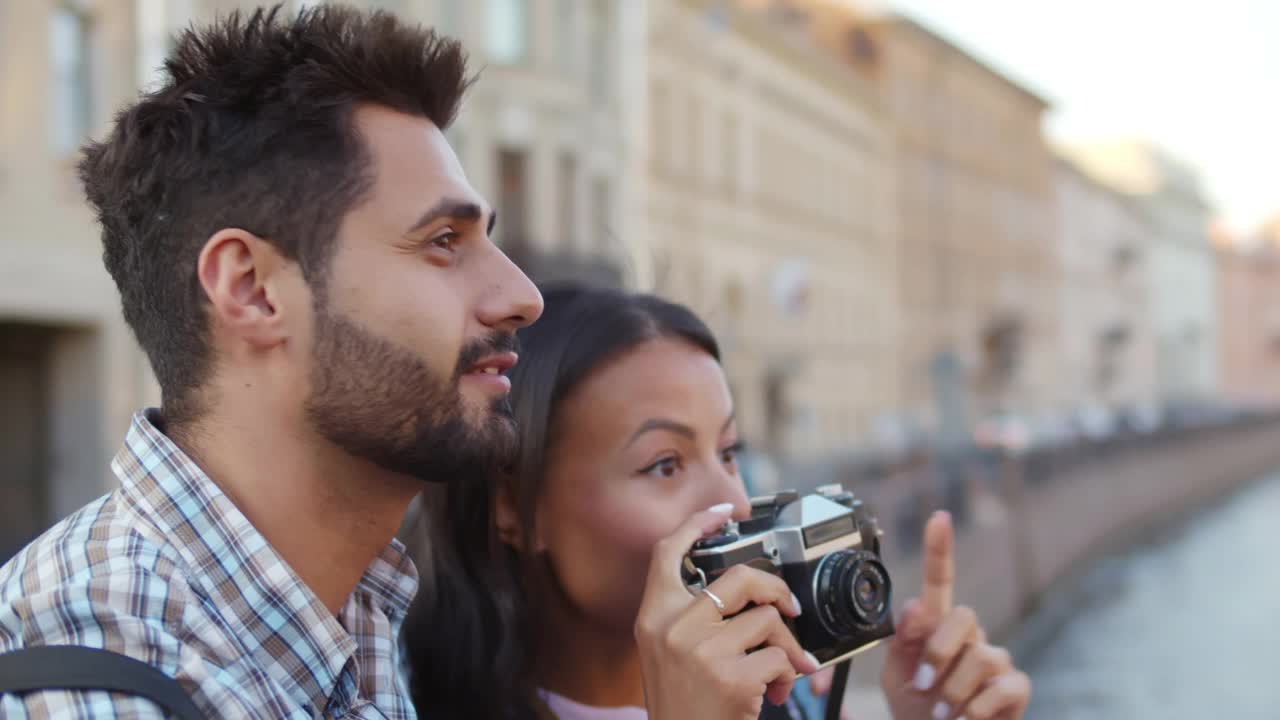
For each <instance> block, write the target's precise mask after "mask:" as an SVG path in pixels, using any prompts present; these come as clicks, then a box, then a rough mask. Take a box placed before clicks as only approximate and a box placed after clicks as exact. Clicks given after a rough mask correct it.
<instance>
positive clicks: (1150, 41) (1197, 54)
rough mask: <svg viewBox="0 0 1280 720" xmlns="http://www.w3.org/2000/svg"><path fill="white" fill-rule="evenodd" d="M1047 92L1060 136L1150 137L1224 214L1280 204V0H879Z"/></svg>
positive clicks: (1051, 130) (1255, 213)
mask: <svg viewBox="0 0 1280 720" xmlns="http://www.w3.org/2000/svg"><path fill="white" fill-rule="evenodd" d="M855 4H857V5H861V6H863V7H866V6H867V5H875V6H877V7H888V8H891V9H894V10H897V11H899V12H902V13H904V14H907V15H909V16H911V17H913V18H915V19H916V20H918V21H921V23H922V24H924V25H925V26H927V27H929V28H931V29H933V30H935V31H937V32H939V33H940V34H941V35H943V36H944V37H946V38H947V39H949V40H951V41H952V42H954V43H955V44H956V45H959V46H960V47H962V48H964V49H966V50H967V51H969V52H970V53H972V54H973V55H975V56H977V57H978V58H980V59H982V60H983V61H984V62H986V63H987V64H989V65H991V66H993V67H995V68H997V69H998V70H1000V71H1001V72H1003V73H1004V74H1006V75H1008V76H1010V77H1012V78H1013V79H1015V80H1017V81H1019V82H1020V83H1022V84H1024V85H1026V86H1028V87H1029V88H1030V89H1032V90H1034V91H1035V92H1037V93H1038V94H1040V95H1043V96H1045V97H1046V98H1047V99H1049V100H1050V101H1051V102H1052V103H1053V105H1054V108H1053V109H1052V110H1051V111H1050V115H1049V118H1048V122H1047V124H1046V130H1047V134H1048V136H1049V137H1050V139H1051V140H1054V141H1058V142H1088V141H1090V140H1105V139H1113V138H1122V137H1124V138H1127V137H1134V136H1138V137H1144V138H1148V139H1150V140H1153V141H1155V142H1156V143H1158V144H1159V145H1161V146H1162V147H1165V148H1167V149H1168V150H1170V151H1171V152H1173V153H1174V154H1175V155H1177V156H1178V157H1180V158H1182V159H1183V160H1185V161H1187V162H1189V163H1191V164H1192V166H1193V167H1196V168H1197V169H1199V170H1200V172H1201V173H1202V178H1203V181H1204V185H1205V188H1206V190H1207V192H1208V194H1209V198H1210V200H1211V201H1212V202H1213V203H1214V205H1215V206H1216V208H1217V209H1218V211H1219V212H1220V214H1221V217H1222V219H1223V220H1224V221H1225V222H1226V223H1227V226H1228V227H1230V228H1232V229H1234V230H1236V231H1240V232H1249V231H1252V230H1255V229H1256V228H1257V227H1258V226H1259V225H1260V224H1261V223H1262V222H1263V220H1265V219H1266V218H1268V217H1272V216H1276V215H1280V0H1213V2H1206V1H1205V0H1072V1H1071V2H1061V1H1059V0H878V1H876V2H867V1H866V0H862V1H861V2H855Z"/></svg>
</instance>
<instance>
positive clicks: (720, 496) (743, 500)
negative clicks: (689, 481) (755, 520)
mask: <svg viewBox="0 0 1280 720" xmlns="http://www.w3.org/2000/svg"><path fill="white" fill-rule="evenodd" d="M713 473H714V477H713V478H712V485H713V487H714V488H715V489H714V491H713V492H712V493H711V498H710V499H711V500H712V501H713V502H712V504H713V505H718V504H720V503H732V504H733V515H732V516H731V517H732V518H733V519H734V520H746V519H747V518H749V517H751V499H750V498H749V497H747V486H746V485H744V484H743V482H742V477H741V476H739V475H738V474H737V473H732V472H729V471H728V470H726V469H724V468H716V469H715V470H714V471H713Z"/></svg>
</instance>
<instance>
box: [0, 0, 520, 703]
mask: <svg viewBox="0 0 1280 720" xmlns="http://www.w3.org/2000/svg"><path fill="white" fill-rule="evenodd" d="M165 69H166V75H167V77H166V79H165V82H164V84H163V85H162V86H161V87H159V88H158V89H156V90H154V91H153V92H151V93H149V94H147V95H145V96H143V97H141V98H140V99H139V100H138V101H137V102H136V103H135V104H133V105H132V106H130V107H128V108H126V109H125V110H124V111H123V112H122V113H121V114H120V115H119V116H118V117H117V120H116V123H115V125H114V127H113V129H112V131H111V133H110V135H109V136H108V137H107V138H106V139H105V140H104V141H102V142H97V143H91V144H90V145H89V146H88V147H87V148H86V150H85V153H84V159H83V160H82V162H81V164H80V175H81V178H82V180H83V182H84V185H85V188H86V194H87V195H88V199H89V201H90V203H91V204H92V205H93V207H94V208H95V210H96V211H97V215H98V219H99V221H100V223H101V226H102V241H103V245H104V260H105V263H106V266H107V269H108V271H109V272H110V274H111V276H112V277H113V279H114V280H115V282H116V284H117V286H118V287H119V290H120V295H121V299H122V305H123V309H124V314H125V318H126V320H127V321H128V323H129V325H130V326H131V327H132V329H133V331H134V333H135V335H136V337H137V339H138V342H139V343H140V345H141V346H142V348H143V349H144V351H145V352H146V353H147V355H148V358H149V359H150V361H151V364H152V367H153V368H154V370H155V374H156V377H157V378H158V380H159V382H160V386H161V389H162V403H161V405H162V407H161V408H160V409H158V410H149V411H143V412H140V413H138V414H137V415H136V416H135V417H134V420H133V423H132V427H131V428H130V430H129V432H128V435H127V437H126V438H125V439H124V443H123V446H122V447H121V448H120V450H119V452H118V453H117V454H116V456H115V459H114V460H113V462H112V463H111V469H112V471H113V473H114V475H115V477H116V478H117V479H118V480H119V482H120V487H119V488H118V489H117V490H115V491H114V492H112V493H110V494H108V495H106V496H105V497H103V498H101V499H99V500H97V501H95V502H93V503H91V504H90V505H88V506H86V507H85V508H83V509H81V510H80V511H79V512H77V513H75V514H74V515H72V516H71V517H69V518H67V519H66V520H64V521H63V522H61V523H59V524H58V525H56V526H55V527H54V528H52V529H51V530H50V531H48V532H47V533H45V534H44V535H43V536H41V537H40V538H38V539H37V540H36V541H34V542H33V543H32V544H31V545H29V546H28V547H27V548H25V549H24V550H23V551H22V552H21V553H20V554H19V555H17V556H16V557H15V558H14V559H13V560H11V561H10V562H9V563H8V564H6V565H5V566H4V567H3V568H2V569H0V653H4V652H7V651H13V650H19V649H24V648H25V649H31V648H40V647H41V646H59V645H71V646H87V647H90V648H99V649H105V650H108V651H111V652H114V653H117V654H121V655H126V656H130V657H132V658H136V659H138V660H141V661H142V662H144V663H146V664H147V665H149V666H151V667H153V668H156V669H158V670H159V671H161V672H163V673H164V674H165V675H168V676H170V677H176V678H177V680H178V682H179V683H180V685H181V687H182V689H183V690H185V691H186V692H187V694H189V696H190V697H191V698H192V699H193V700H194V702H195V705H196V706H197V708H198V709H199V711H200V712H201V713H202V714H203V715H205V716H208V717H214V716H218V717H243V718H247V717H255V718H256V717H262V718H282V717H306V718H310V717H333V718H337V717H356V718H374V717H376V718H382V717H387V718H409V717H412V716H413V708H412V706H411V705H410V702H409V699H408V696H407V694H406V692H405V688H404V687H403V683H402V681H401V680H400V678H399V677H398V673H397V665H398V659H397V657H396V637H397V634H398V628H399V625H400V622H401V620H402V618H403V616H404V612H405V610H406V608H407V607H408V605H409V602H410V600H411V599H412V597H413V594H414V592H415V590H416V588H417V582H418V580H417V574H416V571H415V570H414V568H413V564H412V563H411V562H410V561H409V560H408V558H407V557H406V556H405V554H404V548H403V547H402V546H401V545H399V543H397V542H396V541H394V539H393V538H394V535H395V532H396V530H397V529H398V527H399V525H400V523H401V519H402V515H403V513H404V511H405V508H406V507H407V506H408V504H409V503H410V501H411V500H412V498H413V497H414V496H415V495H416V494H417V493H418V492H419V491H420V490H421V489H422V487H423V484H424V482H447V481H449V480H450V479H451V478H477V477H486V476H488V475H490V474H491V470H492V469H493V468H494V467H496V466H498V465H501V464H505V463H506V462H508V461H509V459H510V456H511V454H512V451H513V448H514V447H515V442H516V435H515V427H514V423H513V421H512V419H511V417H510V414H509V409H508V406H507V404H506V399H505V398H506V394H507V392H508V389H509V387H510V386H509V382H508V380H507V378H506V377H504V375H503V372H504V371H506V370H508V369H509V368H510V367H511V366H512V365H513V364H514V363H515V362H516V355H515V352H514V351H515V340H514V333H515V330H516V329H517V328H519V327H522V326H524V325H525V324H527V323H529V322H532V321H533V320H534V319H536V318H537V316H538V315H539V313H540V312H541V308H542V300H541V297H540V296H539V294H538V292H537V290H536V289H535V288H534V286H533V285H532V284H531V283H530V282H529V280H528V279H527V278H526V277H525V276H524V275H523V274H522V273H521V272H520V271H519V270H518V269H517V268H516V267H515V266H514V265H513V264H512V263H511V262H510V261H509V260H508V259H507V258H506V257H505V256H504V255H503V253H502V252H501V251H500V250H499V249H498V248H497V247H496V246H495V245H494V244H493V243H492V242H490V240H489V232H490V230H491V229H492V226H493V223H494V216H493V213H492V211H491V210H490V209H489V207H488V206H487V204H486V203H485V201H484V200H483V199H482V198H481V197H480V196H479V195H478V194H477V193H476V191H475V190H474V189H473V188H472V187H471V186H470V185H469V184H468V182H467V179H466V177H465V176H464V175H463V172H462V170H461V168H460V166H459V163H458V160H457V158H456V157H455V155H454V153H453V151H452V150H451V149H450V147H449V145H448V144H447V143H446V141H445V139H444V136H443V134H442V131H443V130H444V129H445V128H447V127H448V125H449V124H450V122H451V121H452V120H453V118H454V115H455V114H456V112H457V108H458V104H459V101H460V99H461V96H462V94H463V92H464V91H465V89H466V86H467V85H468V82H469V78H468V77H467V75H466V68H465V56H464V53H463V52H462V50H461V48H460V47H459V46H458V45H457V43H455V42H453V41H451V40H447V39H444V38H442V37H438V36H436V35H435V34H434V33H433V32H431V31H429V30H423V29H421V28H416V27H409V26H405V25H402V24H400V23H398V22H397V21H396V20H395V19H394V18H392V17H391V16H389V15H385V14H378V13H375V14H364V13H359V12H356V11H353V10H349V9H342V8H332V7H323V6H322V7H317V8H312V9H308V10H305V11H303V12H302V13H301V14H300V15H298V16H297V17H296V18H294V17H289V18H286V17H284V16H283V14H282V13H281V12H279V8H277V9H276V10H274V11H266V12H264V11H258V12H256V13H253V14H252V15H249V16H243V15H236V14H233V15H231V16H229V17H226V18H224V19H223V20H221V21H219V22H218V23H217V24H216V25H214V26H211V27H207V28H203V29H200V30H193V31H187V32H186V33H184V34H183V35H182V37H180V38H179V40H178V42H177V45H176V47H175V49H174V50H173V53H172V55H171V56H170V58H169V60H168V62H167V64H166V68H165ZM73 687H74V686H73ZM158 715H159V708H158V706H157V705H156V704H153V703H151V702H150V701H148V700H145V699H143V698H142V697H140V696H137V695H131V694H128V693H120V692H108V691H105V690H86V689H73V690H67V689H63V690H40V691H35V692H27V693H22V694H17V693H10V694H0V716H3V717H6V718H21V717H59V718H67V717H74V718H82V717H83V718H88V717H144V716H147V717H149V716H158Z"/></svg>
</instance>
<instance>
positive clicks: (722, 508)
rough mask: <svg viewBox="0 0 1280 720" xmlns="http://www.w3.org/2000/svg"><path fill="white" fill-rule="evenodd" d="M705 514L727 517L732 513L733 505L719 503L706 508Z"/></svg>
mask: <svg viewBox="0 0 1280 720" xmlns="http://www.w3.org/2000/svg"><path fill="white" fill-rule="evenodd" d="M707 512H712V513H718V514H720V515H728V514H729V513H731V512H733V503H720V504H719V505H712V506H711V507H709V508H707Z"/></svg>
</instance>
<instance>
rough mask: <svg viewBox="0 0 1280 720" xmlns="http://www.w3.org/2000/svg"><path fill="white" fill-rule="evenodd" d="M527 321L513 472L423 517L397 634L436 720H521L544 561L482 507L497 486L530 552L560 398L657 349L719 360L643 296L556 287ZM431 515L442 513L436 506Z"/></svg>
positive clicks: (516, 381) (672, 309) (454, 490)
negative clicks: (676, 345) (406, 610)
mask: <svg viewBox="0 0 1280 720" xmlns="http://www.w3.org/2000/svg"><path fill="white" fill-rule="evenodd" d="M544 299H545V303H546V307H545V310H544V311H543V314H542V317H541V319H540V320H538V322H536V323H534V324H533V325H531V326H529V327H527V328H524V329H523V330H520V331H519V338H520V345H521V351H520V352H521V355H520V362H519V363H518V364H517V365H516V367H515V368H514V369H513V371H512V372H511V383H512V390H511V408H512V412H513V414H514V416H515V419H516V422H517V423H518V425H519V429H520V436H521V439H520V452H519V454H518V456H517V460H516V465H515V466H514V467H512V468H511V469H510V471H509V472H508V473H506V474H505V475H504V477H501V478H487V477H486V478H457V479H455V480H453V481H451V482H450V484H449V486H448V490H447V491H446V494H445V500H444V502H443V503H435V507H433V508H431V517H430V522H429V525H430V528H431V549H430V558H429V559H428V558H424V563H423V564H424V565H425V564H430V565H431V566H432V567H433V569H434V577H433V578H432V580H431V581H430V582H428V583H426V584H425V585H426V586H427V589H425V590H424V591H423V593H422V594H421V595H420V597H419V599H418V601H417V602H416V603H415V604H414V607H413V609H412V610H411V611H410V614H409V618H408V619H407V621H406V623H405V631H404V644H405V651H406V653H407V660H408V661H409V669H410V673H409V678H410V679H409V683H410V690H411V692H412V695H413V700H414V702H415V703H416V704H417V706H418V708H419V709H420V711H421V712H423V713H425V714H426V715H429V716H431V717H440V718H477V719H492V720H498V719H500V718H501V719H503V720H506V719H511V718H518V719H521V720H523V718H531V717H533V706H534V705H533V703H534V693H535V691H536V686H535V683H536V678H535V676H534V660H535V656H536V651H537V643H538V636H537V634H536V631H537V629H538V626H537V622H538V618H539V617H541V613H540V612H539V608H538V607H537V603H538V602H539V601H540V600H543V599H546V598H548V597H552V595H551V593H550V592H549V591H550V588H547V587H543V586H542V585H543V584H544V583H545V578H546V577H547V575H546V573H545V572H544V569H545V566H543V565H540V563H542V562H545V561H544V560H543V559H542V558H540V557H539V556H536V555H530V554H521V553H517V552H516V551H515V550H514V549H512V548H511V547H509V546H508V545H506V544H504V543H503V542H502V541H501V540H500V539H499V538H498V532H497V529H496V527H495V521H494V498H495V495H496V493H497V491H498V488H499V485H500V484H501V485H505V486H506V489H507V491H508V492H509V493H510V496H511V498H512V500H513V501H514V505H515V507H516V510H517V513H518V515H519V518H520V524H521V529H522V532H523V533H524V542H523V544H522V546H523V547H533V542H532V538H533V535H534V532H535V528H534V522H535V515H536V505H537V500H538V496H539V493H540V491H541V486H542V479H543V473H544V471H545V463H546V458H547V451H548V448H549V446H550V444H551V443H552V442H554V441H555V438H556V433H557V429H558V426H557V423H558V420H559V418H558V408H559V405H560V403H561V402H562V401H563V400H564V398H565V397H567V396H568V395H569V393H571V392H572V391H573V389H574V388H575V387H577V386H578V385H579V384H580V383H581V382H582V381H583V380H584V379H586V378H587V377H589V376H590V375H591V374H592V373H593V372H594V371H595V370H597V369H598V368H600V367H601V366H602V365H603V364H605V363H606V362H608V361H610V360H612V359H613V358H616V357H618V356H620V355H622V354H623V353H626V352H628V351H630V350H632V349H634V348H636V347H637V346H639V345H642V344H643V343H645V342H648V341H650V340H654V339H657V338H664V337H669V338H680V339H683V340H685V341H687V342H690V343H692V344H693V345H694V346H696V347H698V348H701V349H702V350H705V351H706V352H707V354H709V355H711V356H712V357H714V358H716V359H717V360H719V359H720V349H719V347H718V345H717V344H716V341H715V338H714V337H713V336H712V334H711V331H710V330H709V329H708V328H707V326H706V325H705V324H704V323H703V322H702V321H701V320H699V319H698V317H697V316H696V315H694V314H693V313H692V312H691V311H690V310H689V309H688V308H685V307H683V306H681V305H677V304H674V303H670V302H667V301H665V300H662V299H660V298H657V297H654V296H652V295H644V294H634V293H627V292H623V291H617V290H606V289H593V288H585V287H578V286H560V287H557V288H553V289H548V290H546V291H545V292H544ZM441 505H443V507H441Z"/></svg>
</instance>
